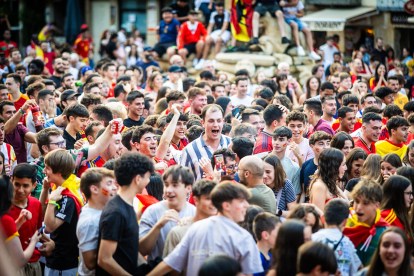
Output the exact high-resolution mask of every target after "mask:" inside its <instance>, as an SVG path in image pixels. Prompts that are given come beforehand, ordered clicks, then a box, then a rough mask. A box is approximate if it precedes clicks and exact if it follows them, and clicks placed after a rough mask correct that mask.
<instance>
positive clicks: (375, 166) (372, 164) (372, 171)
mask: <svg viewBox="0 0 414 276" xmlns="http://www.w3.org/2000/svg"><path fill="white" fill-rule="evenodd" d="M362 177H364V178H367V179H373V180H375V181H379V179H380V177H381V156H380V155H379V154H375V153H373V154H370V155H368V157H367V159H366V160H365V162H364V164H363V165H362V170H361V174H360V177H358V178H354V179H350V180H349V181H348V184H347V185H346V187H345V191H344V193H345V195H346V196H347V197H349V195H350V194H351V192H352V190H353V189H354V187H355V186H356V184H358V182H359V180H361V178H362Z"/></svg>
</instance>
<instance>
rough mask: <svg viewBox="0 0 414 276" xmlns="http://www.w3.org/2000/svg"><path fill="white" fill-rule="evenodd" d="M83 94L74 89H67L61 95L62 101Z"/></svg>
mask: <svg viewBox="0 0 414 276" xmlns="http://www.w3.org/2000/svg"><path fill="white" fill-rule="evenodd" d="M80 95H81V94H79V93H77V92H75V91H73V90H72V89H68V90H65V91H64V92H63V93H62V94H61V95H60V101H62V102H63V101H66V100H69V99H72V98H73V97H76V96H78V97H79V96H80Z"/></svg>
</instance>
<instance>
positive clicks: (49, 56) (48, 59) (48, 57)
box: [43, 52, 56, 75]
mask: <svg viewBox="0 0 414 276" xmlns="http://www.w3.org/2000/svg"><path fill="white" fill-rule="evenodd" d="M43 56H44V60H45V61H44V63H45V67H46V68H47V70H49V72H50V74H51V75H53V72H54V70H53V60H54V59H55V58H56V53H55V52H48V53H45V52H43Z"/></svg>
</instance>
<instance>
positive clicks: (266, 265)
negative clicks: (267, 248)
mask: <svg viewBox="0 0 414 276" xmlns="http://www.w3.org/2000/svg"><path fill="white" fill-rule="evenodd" d="M268 254H269V258H270V259H269V260H266V258H265V256H264V255H263V254H262V252H260V259H261V260H262V266H263V270H264V271H263V272H260V273H255V274H253V276H266V273H267V272H268V271H269V269H270V268H271V263H270V261H271V260H272V254H270V252H269V253H268Z"/></svg>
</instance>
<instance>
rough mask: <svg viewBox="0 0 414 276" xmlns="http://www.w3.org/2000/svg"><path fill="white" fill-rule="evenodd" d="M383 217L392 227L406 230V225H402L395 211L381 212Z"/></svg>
mask: <svg viewBox="0 0 414 276" xmlns="http://www.w3.org/2000/svg"><path fill="white" fill-rule="evenodd" d="M381 217H382V218H383V219H384V220H385V221H386V222H388V223H389V224H390V225H391V226H396V227H399V228H401V229H402V230H404V232H405V228H404V225H403V224H402V223H401V221H400V219H399V218H398V217H397V214H396V213H395V212H394V209H388V210H384V211H381Z"/></svg>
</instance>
